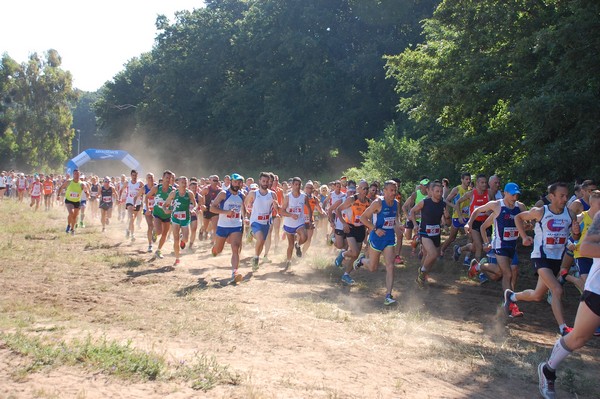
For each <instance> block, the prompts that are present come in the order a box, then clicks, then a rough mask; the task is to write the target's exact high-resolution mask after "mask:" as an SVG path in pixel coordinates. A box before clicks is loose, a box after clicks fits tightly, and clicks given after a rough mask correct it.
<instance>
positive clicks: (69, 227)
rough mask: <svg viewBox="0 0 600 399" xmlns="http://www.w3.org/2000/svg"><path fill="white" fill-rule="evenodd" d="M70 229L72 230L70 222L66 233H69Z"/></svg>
mask: <svg viewBox="0 0 600 399" xmlns="http://www.w3.org/2000/svg"><path fill="white" fill-rule="evenodd" d="M69 231H71V225H70V224H68V225H67V229H66V230H65V233H69Z"/></svg>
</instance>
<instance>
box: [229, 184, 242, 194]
mask: <svg viewBox="0 0 600 399" xmlns="http://www.w3.org/2000/svg"><path fill="white" fill-rule="evenodd" d="M229 188H230V189H231V191H233V192H234V193H237V192H238V191H240V188H239V187H236V186H234V185H233V184H232V185H231V186H229Z"/></svg>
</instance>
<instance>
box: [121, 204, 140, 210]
mask: <svg viewBox="0 0 600 399" xmlns="http://www.w3.org/2000/svg"><path fill="white" fill-rule="evenodd" d="M130 206H131V207H133V204H125V209H129V207H130ZM141 207H142V205H136V206H135V207H134V208H135V209H134V212H138V211H139V210H140V208H141Z"/></svg>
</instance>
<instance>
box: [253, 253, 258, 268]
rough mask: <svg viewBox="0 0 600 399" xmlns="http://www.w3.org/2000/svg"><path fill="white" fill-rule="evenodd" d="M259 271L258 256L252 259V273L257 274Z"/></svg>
mask: <svg viewBox="0 0 600 399" xmlns="http://www.w3.org/2000/svg"><path fill="white" fill-rule="evenodd" d="M257 270H258V256H253V257H252V271H253V272H255V271H257Z"/></svg>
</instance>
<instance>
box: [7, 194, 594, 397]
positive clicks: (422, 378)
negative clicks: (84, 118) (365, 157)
mask: <svg viewBox="0 0 600 399" xmlns="http://www.w3.org/2000/svg"><path fill="white" fill-rule="evenodd" d="M0 206H1V205H0ZM64 219H66V217H64V214H63V213H61V212H59V211H55V212H53V213H52V214H51V215H50V216H48V215H45V216H44V217H40V220H41V222H40V225H39V226H38V227H39V232H38V233H36V234H31V233H30V232H24V231H19V230H18V229H14V232H12V233H10V237H9V239H10V243H6V245H4V246H3V247H2V251H11V257H10V261H9V262H1V263H2V264H1V265H0V282H1V284H0V285H1V287H2V288H1V289H0V303H1V312H2V313H1V314H2V317H3V318H4V319H3V320H4V322H3V324H2V331H3V332H4V333H13V332H15V331H17V330H20V331H22V332H24V333H27V334H30V335H35V336H39V337H47V338H50V337H52V338H55V339H61V340H67V341H68V340H71V339H74V338H80V339H82V338H85V337H86V336H92V337H106V338H107V339H110V340H117V341H119V342H127V341H129V342H131V345H132V346H134V347H136V348H139V349H142V350H147V351H152V352H155V353H158V354H160V355H162V356H164V357H165V358H166V359H167V360H168V361H169V363H170V364H171V365H172V367H175V365H177V364H184V363H186V362H191V361H192V360H193V358H194V356H196V355H206V356H214V358H215V359H216V361H217V362H218V363H219V364H221V365H227V366H228V367H229V370H230V371H232V372H234V373H237V375H238V376H239V379H238V381H237V384H236V385H228V384H221V385H218V386H216V387H215V388H213V389H211V390H209V391H207V392H202V391H196V390H193V389H192V388H191V386H190V383H189V381H184V380H181V379H177V378H173V379H166V380H159V381H138V380H134V381H130V380H123V379H120V378H117V377H115V376H112V375H107V374H103V373H102V372H99V371H98V370H94V369H91V368H89V369H88V368H86V367H83V366H82V367H77V366H72V367H71V366H60V367H48V368H43V369H41V370H38V371H35V372H29V373H22V372H19V370H22V369H23V368H24V367H26V366H27V364H29V363H30V359H29V358H27V357H24V356H22V355H20V354H18V353H15V352H14V351H13V350H11V349H10V348H9V347H8V346H7V345H6V344H5V343H4V342H2V340H1V339H0V398H34V397H39V398H54V397H56V398H191V397H211V398H225V397H227V398H493V399H497V398H507V397H515V398H535V397H538V394H537V372H536V369H535V365H537V363H538V362H539V361H540V360H542V359H544V358H545V357H546V356H547V355H548V353H549V350H550V348H551V346H552V345H553V343H554V341H555V340H556V339H557V337H558V335H557V333H556V330H557V327H556V324H555V322H554V319H553V317H552V314H551V310H550V307H549V305H548V304H547V303H535V304H527V303H523V304H520V307H521V310H523V311H524V312H525V317H523V318H521V319H517V320H507V319H506V318H505V317H504V316H503V314H502V313H501V312H500V311H499V304H500V301H501V289H500V285H499V284H498V283H493V282H492V283H489V284H487V285H485V286H479V284H478V283H475V282H473V281H470V280H468V279H466V278H465V274H464V270H463V268H462V266H459V265H458V264H456V263H454V262H453V261H452V260H451V259H450V257H449V255H450V254H447V255H446V258H445V259H444V260H443V261H438V263H437V264H436V266H435V269H434V273H433V274H432V278H433V279H434V280H435V282H434V283H432V284H431V285H430V286H429V287H428V288H425V289H422V290H421V289H418V288H417V287H416V284H415V281H414V278H415V276H416V268H417V264H418V259H417V257H416V256H414V255H412V254H411V249H410V247H405V248H403V255H404V257H405V259H406V264H405V265H403V266H399V267H397V269H396V276H395V284H394V294H395V296H396V299H397V300H398V304H397V305H396V306H392V307H384V306H383V294H384V277H385V273H384V270H383V267H382V268H380V270H379V271H378V272H375V273H369V272H368V271H366V270H359V271H358V272H356V273H355V275H354V278H355V280H356V281H357V284H356V285H355V286H353V287H347V286H344V285H342V284H341V283H340V277H341V274H342V272H341V270H340V269H337V268H335V267H334V266H332V263H333V258H334V252H333V249H332V248H331V247H327V246H325V245H317V243H315V244H314V245H313V247H312V248H311V249H310V250H309V252H308V253H307V254H305V256H304V257H302V258H301V259H296V260H295V261H294V264H293V266H292V268H291V269H290V270H285V269H284V268H283V265H284V248H283V247H282V246H281V245H280V246H279V248H278V249H277V250H276V251H275V252H274V253H272V254H271V255H270V258H271V260H272V262H271V263H266V264H262V265H261V267H260V269H259V270H258V271H257V272H255V273H252V272H251V267H250V259H251V255H252V252H253V247H252V245H248V244H245V245H244V249H243V251H242V266H241V268H242V271H243V272H244V281H243V282H242V283H241V284H239V285H237V286H234V285H228V284H227V280H228V279H229V277H230V274H231V271H230V266H229V264H230V263H229V261H230V255H231V252H230V250H229V249H228V248H227V247H226V250H225V251H224V253H223V254H221V255H220V256H218V257H216V258H213V257H212V256H211V255H210V252H209V248H210V247H209V243H208V242H206V241H199V242H197V245H196V250H195V251H194V252H191V251H187V250H186V251H185V252H184V256H183V258H182V264H181V266H178V267H176V268H173V267H172V264H173V261H174V258H173V257H172V255H170V252H171V247H172V243H170V242H167V244H166V245H165V248H164V249H165V250H166V251H165V252H166V253H167V256H166V257H165V258H164V259H155V258H154V257H153V256H152V255H151V254H147V253H145V249H146V248H147V242H146V240H145V239H144V237H142V236H144V234H139V233H138V234H137V237H138V239H137V241H136V242H134V243H132V242H130V241H128V240H127V241H126V240H125V234H124V225H123V224H120V223H118V222H117V221H116V217H114V218H113V219H114V220H113V224H112V225H111V226H110V228H109V230H108V231H107V232H106V233H104V234H102V233H100V228H99V226H98V224H97V223H92V225H91V226H88V227H86V228H85V229H79V230H78V233H77V235H75V236H74V237H65V234H64V232H63V231H62V228H63V225H64ZM143 230H144V231H145V227H144V228H143ZM5 240H6V239H5ZM323 241H324V239H322V238H321V237H319V239H318V243H322V242H323ZM9 248H10V249H9ZM13 251H14V252H13ZM5 253H6V252H5ZM15 253H19V255H18V256H15ZM526 264H527V262H525V263H524V267H523V268H522V269H523V270H522V276H521V279H520V281H519V283H518V288H519V289H524V288H531V287H533V286H534V280H533V277H532V273H531V271H530V270H529V267H527V266H526ZM576 306H577V292H576V290H575V289H574V288H573V287H572V286H571V287H568V289H567V298H566V300H565V309H566V314H567V315H568V317H567V319H568V320H569V321H570V322H572V320H573V318H574V315H575V312H576ZM598 348H600V338H598V339H596V340H592V341H591V342H590V343H589V344H588V345H587V346H586V347H585V348H584V349H583V350H581V351H580V352H578V353H576V354H574V355H573V356H572V357H571V358H570V359H568V360H567V361H566V362H565V364H564V366H565V370H567V369H568V370H570V371H571V370H572V373H571V372H569V378H574V380H569V381H565V382H564V383H563V385H561V382H563V381H561V380H559V383H558V388H559V393H560V397H563V398H570V397H573V398H575V397H577V398H598V397H600V388H599V385H600V384H598V383H597V381H598V375H599V371H600V367H599V365H598V361H597V360H598V353H599V350H598ZM561 372H562V370H561ZM561 375H564V374H561V373H559V378H560V377H561ZM573 375H574V377H573ZM568 390H571V391H574V392H576V393H573V392H568Z"/></svg>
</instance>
